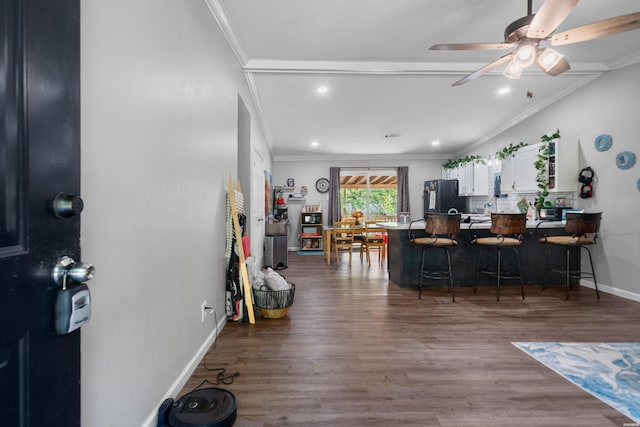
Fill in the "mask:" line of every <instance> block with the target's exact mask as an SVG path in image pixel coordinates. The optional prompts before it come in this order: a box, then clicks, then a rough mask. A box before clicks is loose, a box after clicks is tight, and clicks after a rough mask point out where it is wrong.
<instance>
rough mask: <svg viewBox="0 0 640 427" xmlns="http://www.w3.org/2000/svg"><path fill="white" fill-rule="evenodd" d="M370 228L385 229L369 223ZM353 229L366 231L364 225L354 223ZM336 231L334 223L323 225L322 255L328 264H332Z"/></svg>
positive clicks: (356, 232)
mask: <svg viewBox="0 0 640 427" xmlns="http://www.w3.org/2000/svg"><path fill="white" fill-rule="evenodd" d="M369 228H370V229H371V228H379V229H380V230H384V227H382V226H380V225H378V224H376V225H374V226H373V227H372V226H371V225H369ZM353 229H354V230H355V234H356V235H357V234H358V233H364V225H361V224H354V226H353ZM334 232H335V227H334V226H332V225H323V226H322V240H323V241H324V243H323V245H322V247H323V254H322V256H323V257H325V258H326V260H327V265H331V241H332V240H333V234H334Z"/></svg>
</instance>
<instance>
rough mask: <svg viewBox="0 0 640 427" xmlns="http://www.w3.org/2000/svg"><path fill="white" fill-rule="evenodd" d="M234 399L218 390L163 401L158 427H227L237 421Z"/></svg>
mask: <svg viewBox="0 0 640 427" xmlns="http://www.w3.org/2000/svg"><path fill="white" fill-rule="evenodd" d="M236 409H237V407H236V398H235V397H234V395H233V394H232V393H231V392H230V391H227V390H223V389H221V388H215V387H212V388H202V389H200V390H196V391H192V392H191V393H188V394H185V395H184V396H182V397H181V398H180V399H178V400H177V401H174V400H173V399H165V401H164V402H162V405H160V408H159V409H158V425H157V427H196V426H197V427H230V426H232V425H233V423H234V422H235V420H236Z"/></svg>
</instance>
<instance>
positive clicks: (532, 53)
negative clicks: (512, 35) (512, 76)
mask: <svg viewBox="0 0 640 427" xmlns="http://www.w3.org/2000/svg"><path fill="white" fill-rule="evenodd" d="M535 60H536V48H535V46H533V45H531V44H523V45H522V46H520V47H519V48H518V51H517V52H516V55H515V56H514V58H513V62H514V63H515V64H516V65H518V67H520V69H525V68H527V67H529V66H530V65H531V64H533V62H534V61H535Z"/></svg>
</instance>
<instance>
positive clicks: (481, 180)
mask: <svg viewBox="0 0 640 427" xmlns="http://www.w3.org/2000/svg"><path fill="white" fill-rule="evenodd" d="M461 175H462V177H463V178H462V181H461V183H460V188H461V190H460V195H461V196H488V195H489V168H488V166H487V165H486V164H482V163H476V162H469V163H467V164H466V165H464V173H463V174H461Z"/></svg>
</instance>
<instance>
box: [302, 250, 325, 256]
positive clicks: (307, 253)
mask: <svg viewBox="0 0 640 427" xmlns="http://www.w3.org/2000/svg"><path fill="white" fill-rule="evenodd" d="M297 253H298V255H322V254H323V253H324V252H323V251H298V252H297Z"/></svg>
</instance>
